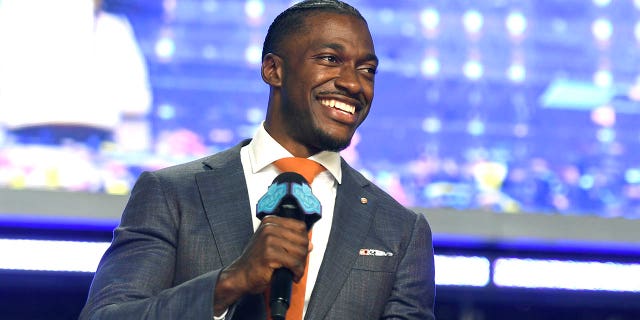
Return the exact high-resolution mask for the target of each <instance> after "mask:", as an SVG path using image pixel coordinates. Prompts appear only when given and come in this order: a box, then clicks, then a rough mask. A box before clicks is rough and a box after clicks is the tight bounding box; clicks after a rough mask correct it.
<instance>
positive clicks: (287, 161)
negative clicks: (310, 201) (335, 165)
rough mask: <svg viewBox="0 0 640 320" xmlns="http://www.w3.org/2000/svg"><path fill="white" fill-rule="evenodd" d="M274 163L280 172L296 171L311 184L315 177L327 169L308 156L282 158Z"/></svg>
mask: <svg viewBox="0 0 640 320" xmlns="http://www.w3.org/2000/svg"><path fill="white" fill-rule="evenodd" d="M273 165H275V166H276V168H278V170H280V172H295V173H298V174H300V175H301V176H303V177H304V178H305V180H307V182H308V183H309V184H311V182H313V179H314V178H315V177H316V176H317V175H318V174H319V173H320V172H322V171H324V170H325V167H324V166H322V165H321V164H319V163H317V162H315V161H313V160H309V159H307V158H299V157H290V158H282V159H280V160H276V161H274V162H273Z"/></svg>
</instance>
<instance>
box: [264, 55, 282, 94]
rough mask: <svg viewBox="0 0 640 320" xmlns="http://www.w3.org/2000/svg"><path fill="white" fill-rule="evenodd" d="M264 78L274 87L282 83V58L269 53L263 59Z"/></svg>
mask: <svg viewBox="0 0 640 320" xmlns="http://www.w3.org/2000/svg"><path fill="white" fill-rule="evenodd" d="M262 80H263V81H264V82H266V83H267V84H268V85H270V86H272V87H280V86H281V85H282V59H281V58H280V57H279V56H277V55H275V54H273V53H267V54H266V55H265V56H264V58H263V59H262Z"/></svg>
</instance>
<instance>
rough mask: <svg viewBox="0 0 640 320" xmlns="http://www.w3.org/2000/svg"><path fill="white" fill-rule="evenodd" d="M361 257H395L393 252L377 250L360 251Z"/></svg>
mask: <svg viewBox="0 0 640 320" xmlns="http://www.w3.org/2000/svg"><path fill="white" fill-rule="evenodd" d="M358 254H360V255H361V256H375V257H393V252H389V251H383V250H377V249H360V252H358Z"/></svg>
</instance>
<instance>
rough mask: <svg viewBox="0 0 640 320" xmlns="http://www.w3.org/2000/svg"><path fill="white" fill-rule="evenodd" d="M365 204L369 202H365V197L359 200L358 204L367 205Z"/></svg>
mask: <svg viewBox="0 0 640 320" xmlns="http://www.w3.org/2000/svg"><path fill="white" fill-rule="evenodd" d="M367 202H369V200H367V198H365V197H362V198H360V203H362V204H367Z"/></svg>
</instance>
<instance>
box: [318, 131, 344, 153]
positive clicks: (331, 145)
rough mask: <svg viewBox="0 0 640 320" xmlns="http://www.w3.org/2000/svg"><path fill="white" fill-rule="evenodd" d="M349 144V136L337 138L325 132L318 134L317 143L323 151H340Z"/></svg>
mask: <svg viewBox="0 0 640 320" xmlns="http://www.w3.org/2000/svg"><path fill="white" fill-rule="evenodd" d="M350 144H351V137H349V138H347V139H344V138H343V139H339V138H336V137H332V136H329V135H326V134H321V135H319V136H318V141H317V145H318V146H319V148H320V149H321V150H323V151H332V152H340V151H342V150H344V149H346V148H347V147H348V146H349V145H350Z"/></svg>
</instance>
